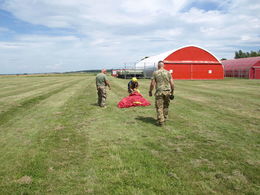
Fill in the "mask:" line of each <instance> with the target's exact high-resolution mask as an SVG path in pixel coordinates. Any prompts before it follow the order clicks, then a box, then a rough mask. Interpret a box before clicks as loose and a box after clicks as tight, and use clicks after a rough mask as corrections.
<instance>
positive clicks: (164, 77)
mask: <svg viewBox="0 0 260 195" xmlns="http://www.w3.org/2000/svg"><path fill="white" fill-rule="evenodd" d="M152 79H154V80H155V83H156V92H155V95H161V94H163V93H164V92H170V91H171V85H170V80H171V73H170V72H169V71H167V70H165V69H161V70H157V71H155V72H154V73H153V76H152Z"/></svg>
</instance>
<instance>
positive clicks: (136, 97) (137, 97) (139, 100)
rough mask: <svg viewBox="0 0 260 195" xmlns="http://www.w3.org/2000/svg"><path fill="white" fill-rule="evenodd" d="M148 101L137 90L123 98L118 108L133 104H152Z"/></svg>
mask: <svg viewBox="0 0 260 195" xmlns="http://www.w3.org/2000/svg"><path fill="white" fill-rule="evenodd" d="M150 105H151V103H150V102H148V101H147V100H146V99H145V98H144V97H143V96H142V95H141V94H140V93H138V92H137V91H135V92H133V93H131V94H130V95H129V96H127V97H125V98H123V99H122V100H121V101H120V102H119V103H118V104H117V107H118V108H129V107H132V106H150Z"/></svg>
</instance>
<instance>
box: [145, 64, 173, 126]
mask: <svg viewBox="0 0 260 195" xmlns="http://www.w3.org/2000/svg"><path fill="white" fill-rule="evenodd" d="M154 87H156V92H155V107H156V112H157V120H158V125H160V126H162V125H163V124H164V122H165V120H166V119H167V118H168V108H169V104H170V99H173V98H174V95H173V92H174V83H173V79H172V76H171V73H170V72H169V71H167V70H165V69H164V62H163V61H159V62H158V70H157V71H155V72H154V73H153V76H152V79H151V84H150V91H149V96H152V91H153V89H154Z"/></svg>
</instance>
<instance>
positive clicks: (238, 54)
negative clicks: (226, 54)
mask: <svg viewBox="0 0 260 195" xmlns="http://www.w3.org/2000/svg"><path fill="white" fill-rule="evenodd" d="M257 56H260V50H258V51H250V52H243V51H242V50H239V51H236V52H235V57H234V58H235V59H238V58H248V57H257Z"/></svg>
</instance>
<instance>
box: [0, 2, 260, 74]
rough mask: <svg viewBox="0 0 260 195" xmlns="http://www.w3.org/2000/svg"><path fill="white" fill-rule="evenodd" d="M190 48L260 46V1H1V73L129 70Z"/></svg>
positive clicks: (218, 52)
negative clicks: (150, 58) (142, 61)
mask: <svg viewBox="0 0 260 195" xmlns="http://www.w3.org/2000/svg"><path fill="white" fill-rule="evenodd" d="M187 45H196V46H200V47H202V48H205V49H206V50H208V51H210V52H211V53H212V54H214V55H215V56H216V57H217V58H219V59H221V58H227V59H230V58H233V57H234V53H235V51H237V50H240V49H241V50H243V51H251V50H259V49H260V1H259V0H0V74H16V73H43V72H65V71H79V70H91V69H101V68H123V67H124V66H125V65H126V66H128V67H131V66H134V64H135V63H136V62H138V61H140V59H142V58H143V57H145V56H152V55H157V54H160V53H163V52H165V51H169V50H173V49H177V48H180V47H183V46H187Z"/></svg>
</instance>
